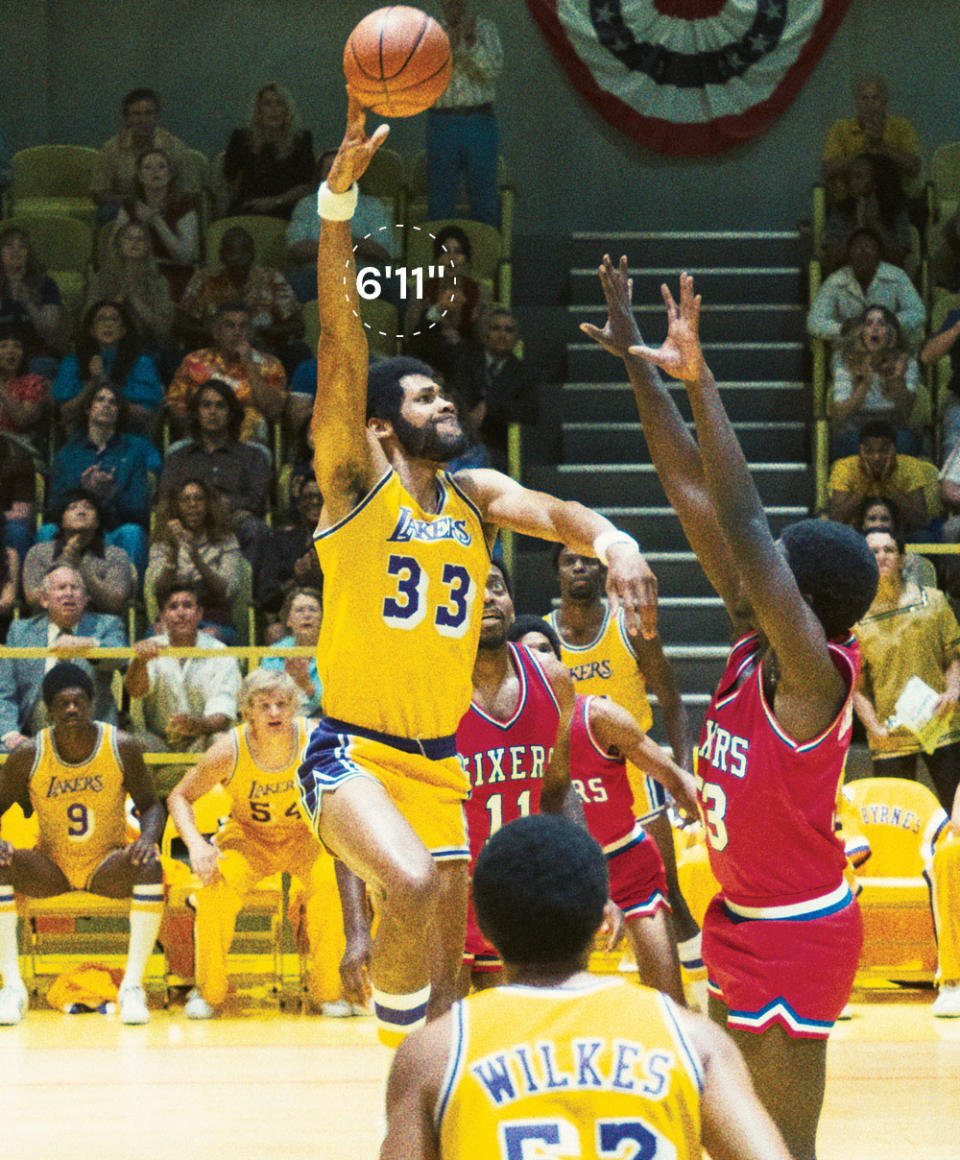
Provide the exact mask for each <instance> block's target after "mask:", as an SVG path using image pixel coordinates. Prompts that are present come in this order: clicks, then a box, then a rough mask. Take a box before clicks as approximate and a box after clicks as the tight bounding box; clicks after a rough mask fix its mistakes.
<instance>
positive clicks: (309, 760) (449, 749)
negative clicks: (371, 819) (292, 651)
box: [297, 718, 470, 861]
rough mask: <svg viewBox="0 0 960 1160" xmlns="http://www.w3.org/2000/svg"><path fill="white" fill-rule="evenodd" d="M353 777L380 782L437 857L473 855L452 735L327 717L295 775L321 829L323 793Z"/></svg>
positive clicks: (305, 803) (464, 787)
mask: <svg viewBox="0 0 960 1160" xmlns="http://www.w3.org/2000/svg"><path fill="white" fill-rule="evenodd" d="M355 777H370V778H373V780H374V781H378V782H379V783H380V784H381V785H382V786H383V787H384V789H385V790H386V791H387V793H388V794H389V795H390V798H391V799H392V801H393V803H394V804H395V805H396V807H397V809H398V810H399V811H400V813H401V814H402V815H403V816H404V818H405V819H406V820H407V821H408V822H409V823H410V825H411V827H412V828H413V831H414V833H416V835H417V837H418V838H419V839H420V841H421V842H423V844H424V846H426V848H427V849H428V850H429V851H430V853H431V855H432V856H433V857H434V858H435V859H436V860H437V861H451V860H455V859H461V858H469V857H470V847H469V844H468V842H467V823H466V817H465V815H464V810H463V803H464V800H465V799H466V796H467V793H468V791H469V786H468V784H467V779H466V777H465V775H464V773H463V769H462V768H461V765H460V759H459V758H458V757H457V754H456V739H455V738H453V737H440V738H432V739H429V740H424V741H415V740H412V739H410V738H406V737H393V736H391V735H390V734H383V733H376V732H375V731H374V730H371V729H360V728H359V727H357V726H352V725H349V724H347V723H346V722H343V721H336V720H334V719H332V718H323V719H321V720H320V722H319V723H318V724H317V727H316V728H315V729H314V731H313V733H312V734H311V735H310V741H309V743H308V745H307V750H306V753H305V754H304V760H303V764H302V765H301V766H300V769H299V770H298V773H297V778H298V781H299V784H300V800H301V802H302V804H303V808H304V811H305V813H306V815H307V817H308V818H309V819H310V823H311V825H312V826H313V828H314V830H315V831H319V826H320V814H321V811H322V808H323V795H324V793H332V792H334V791H335V790H337V789H339V788H340V786H342V785H344V784H345V783H346V782H348V781H350V780H351V779H352V778H355Z"/></svg>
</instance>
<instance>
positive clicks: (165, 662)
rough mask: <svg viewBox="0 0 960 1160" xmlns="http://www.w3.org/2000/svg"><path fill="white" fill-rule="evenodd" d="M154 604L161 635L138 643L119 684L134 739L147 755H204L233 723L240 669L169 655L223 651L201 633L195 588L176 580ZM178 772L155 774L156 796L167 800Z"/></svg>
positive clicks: (219, 660)
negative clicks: (129, 706)
mask: <svg viewBox="0 0 960 1160" xmlns="http://www.w3.org/2000/svg"><path fill="white" fill-rule="evenodd" d="M157 605H158V607H159V609H160V617H159V628H160V632H159V634H158V635H156V636H151V637H148V638H147V639H146V640H138V641H137V642H136V644H135V645H134V646H133V649H134V652H135V653H136V656H135V657H134V659H133V660H132V661H131V662H130V666H129V668H128V669H127V673H126V676H125V677H124V680H123V686H124V688H125V689H126V691H127V693H128V694H129V695H130V697H131V698H132V699H133V700H134V701H135V702H136V704H135V705H134V711H135V715H137V714H139V715H140V717H141V718H142V722H143V726H144V730H141V731H139V732H138V733H137V734H136V736H137V739H138V740H139V741H140V742H141V743H142V744H143V746H144V748H145V749H146V750H147V751H148V752H152V753H164V752H174V753H177V752H188V753H202V752H203V750H204V749H206V748H207V747H208V746H209V745H210V744H211V743H212V742H213V740H214V739H215V737H216V736H217V734H218V733H222V732H223V731H224V730H226V729H231V728H232V727H233V725H234V723H235V722H236V718H237V693H238V692H239V690H240V681H241V679H242V678H241V674H240V666H239V664H238V663H237V660H236V658H235V657H227V656H225V657H221V656H209V657H188V658H185V659H180V658H178V657H172V656H169V655H168V650H169V649H171V648H203V649H211V650H212V651H215V652H219V651H220V650H221V649H223V648H225V647H226V646H225V645H224V644H222V643H221V642H220V641H219V640H217V638H216V637H214V636H211V635H210V634H209V633H206V632H201V631H200V622H201V620H202V619H203V607H202V605H201V604H200V597H199V592H198V589H197V588H196V587H195V586H194V585H193V584H190V583H188V582H185V581H178V580H174V581H171V582H170V583H169V584H167V585H166V586H164V587H162V588H161V587H159V586H158V588H157ZM182 772H183V771H182V769H179V768H177V769H173V770H171V771H168V774H167V776H166V777H164V775H163V773H162V772H161V771H160V770H159V769H158V771H157V773H158V777H157V779H156V788H157V793H158V794H159V795H160V796H161V797H163V798H165V797H166V796H167V794H168V793H169V792H170V790H171V789H172V788H173V786H174V785H175V784H176V783H177V781H178V780H179V777H180V775H181V774H182Z"/></svg>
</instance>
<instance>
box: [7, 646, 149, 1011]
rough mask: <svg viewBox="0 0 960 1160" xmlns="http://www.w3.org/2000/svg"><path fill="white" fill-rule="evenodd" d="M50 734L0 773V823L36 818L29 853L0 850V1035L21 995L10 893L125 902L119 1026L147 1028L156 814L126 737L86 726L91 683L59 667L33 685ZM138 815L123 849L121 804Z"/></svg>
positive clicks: (136, 751) (74, 668) (20, 1006)
mask: <svg viewBox="0 0 960 1160" xmlns="http://www.w3.org/2000/svg"><path fill="white" fill-rule="evenodd" d="M43 699H44V701H45V703H46V706H47V712H48V715H49V719H50V721H51V722H52V724H51V726H50V727H49V728H47V729H43V730H42V731H41V732H40V733H39V734H38V735H37V736H36V737H34V738H32V739H31V740H29V741H24V742H22V743H21V744H20V745H18V746H17V748H16V749H15V750H14V751H13V753H11V754H10V756H9V757H8V758H7V761H6V764H5V765H4V766H3V768H2V769H0V816H2V815H3V814H5V813H6V812H7V810H8V809H9V808H10V807H11V806H12V805H13V804H14V802H19V804H20V806H21V807H22V808H23V811H24V813H26V814H29V813H30V812H31V809H32V810H34V811H36V814H37V820H38V822H39V826H40V836H39V839H38V841H37V845H36V846H35V848H34V849H32V850H20V849H15V848H14V847H13V846H11V844H10V843H9V842H2V841H0V972H2V974H3V990H2V991H0V1025H2V1024H8V1025H9V1024H12V1023H19V1022H20V1020H21V1019H22V1018H23V1015H24V1013H25V1012H26V1009H27V992H26V989H25V987H24V985H23V980H22V979H21V977H20V966H19V961H18V956H17V911H16V908H15V906H14V893H17V894H25V895H27V896H28V897H30V898H50V897H52V896H53V895H56V894H66V893H67V892H68V891H71V890H88V891H90V892H91V893H92V894H101V895H103V896H104V897H106V898H130V899H131V900H132V901H131V905H130V944H129V949H128V952H127V966H126V971H125V972H124V976H123V981H122V982H121V984H120V994H119V1004H120V1018H121V1020H122V1021H123V1022H124V1023H146V1022H147V1020H148V1019H149V1018H150V1014H149V1012H148V1011H147V1003H146V996H145V995H144V992H143V974H144V971H145V969H146V965H147V959H148V958H149V956H150V953H151V951H152V950H153V945H154V943H155V942H156V939H157V932H158V931H159V929H160V919H161V916H162V913H163V872H162V870H161V868H160V856H159V854H160V852H159V849H158V847H157V843H158V842H159V840H160V834H161V832H162V830H163V822H164V817H165V814H164V810H163V806H162V805H161V804H160V803H159V802H158V801H157V798H156V795H155V793H154V790H153V782H152V781H151V779H150V776H149V775H148V773H147V771H146V767H145V766H144V764H143V751H142V750H141V749H140V746H139V745H138V744H137V742H136V741H134V740H133V738H132V737H128V736H127V735H126V734H125V733H120V732H118V730H117V729H115V728H114V727H113V726H112V725H107V724H104V723H103V722H101V721H94V719H93V681H92V680H91V679H90V677H89V675H88V674H87V673H86V672H85V671H84V670H83V669H81V668H80V667H79V666H78V665H75V664H72V663H70V662H69V661H62V662H60V663H59V664H56V665H54V666H53V668H52V669H51V670H50V672H48V673H47V675H46V676H45V677H44V678H43ZM127 794H129V795H130V797H131V798H133V802H134V805H135V806H136V807H137V810H138V811H139V814H140V837H139V838H137V840H136V841H135V842H133V843H132V844H128V842H127V823H126V808H125V807H126V797H127Z"/></svg>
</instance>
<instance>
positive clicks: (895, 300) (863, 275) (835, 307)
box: [807, 226, 927, 349]
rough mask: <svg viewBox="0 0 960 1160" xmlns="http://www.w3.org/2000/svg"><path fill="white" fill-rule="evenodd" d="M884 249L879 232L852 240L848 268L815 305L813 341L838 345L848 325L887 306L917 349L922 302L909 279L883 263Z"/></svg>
mask: <svg viewBox="0 0 960 1160" xmlns="http://www.w3.org/2000/svg"><path fill="white" fill-rule="evenodd" d="M881 248H882V246H881V242H880V239H879V237H878V236H877V234H876V231H875V230H872V229H870V228H869V227H868V226H863V227H861V228H860V229H856V230H854V231H853V233H852V234H851V235H850V239H849V241H848V243H847V264H846V265H845V266H842V267H841V268H840V269H839V270H837V271H836V272H835V273H833V274H831V275H830V277H829V278H827V279H826V281H825V282H824V283H823V285H822V286H821V287H820V289H819V290H818V291H817V293H816V296H815V297H814V300H813V302H812V303H811V304H810V312H809V314H808V315H807V330H808V331H809V333H810V334H811V335H813V337H814V338H822V339H825V340H826V341H827V342H835V341H836V340H837V339H838V338H839V337H840V334H841V332H842V330H843V324H844V323H845V322H847V321H848V320H850V319H852V318H856V317H857V316H858V315H860V314H863V312H864V311H865V310H866V309H867V307H869V306H886V307H887V309H888V310H892V311H893V313H894V314H895V315H896V316H897V321H898V322H899V323H900V327H901V329H902V330H903V332H904V334H905V335H906V336H907V339H908V341H909V342H910V343H911V347H912V349H916V345H917V343H918V342H919V340H920V337H921V335H922V333H923V324H924V322H925V320H926V317H927V311H926V308H925V307H924V305H923V299H922V298H921V297H920V295H919V294H918V293H917V291H916V288H915V287H914V285H913V283H912V282H911V281H910V277H909V275H908V274H906V273H905V272H904V271H903V270H901V269H900V268H899V267H897V266H892V265H891V264H890V263H889V262H881V261H880V251H881Z"/></svg>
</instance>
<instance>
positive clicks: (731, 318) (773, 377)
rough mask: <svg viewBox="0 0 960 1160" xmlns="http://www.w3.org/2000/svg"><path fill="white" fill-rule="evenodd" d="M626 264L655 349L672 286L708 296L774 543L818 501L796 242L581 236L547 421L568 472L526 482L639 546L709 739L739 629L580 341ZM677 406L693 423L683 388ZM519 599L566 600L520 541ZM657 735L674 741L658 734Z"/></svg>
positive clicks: (625, 410) (631, 416)
mask: <svg viewBox="0 0 960 1160" xmlns="http://www.w3.org/2000/svg"><path fill="white" fill-rule="evenodd" d="M605 252H608V253H610V254H611V256H613V257H614V259H615V260H616V258H617V257H618V256H619V255H620V254H621V253H626V254H627V255H628V257H629V259H630V268H631V275H632V277H633V287H634V289H633V300H634V305H635V306H636V307H637V311H638V319H639V322H640V326H641V329H642V331H643V333H644V336H645V338H646V339H647V340H648V341H649V342H651V343H653V342H659V341H661V340H662V338H663V336H664V334H665V331H666V318H665V311H664V307H663V302H662V299H661V296H660V284H661V283H662V282H663V281H668V282H669V283H670V285H671V287H672V288H673V290H674V293H676V291H677V280H678V273H679V271H681V270H687V271H688V272H689V273H691V274H693V275H694V277H695V279H696V288H697V291H698V292H699V293H701V294H702V295H703V307H702V311H701V327H700V329H701V339H702V340H703V343H704V349H705V351H706V354H707V358H708V360H709V362H710V365H711V367H712V368H713V371H714V374H715V375H716V377H717V381H718V383H719V384H720V389H721V392H722V395H723V400H724V404H725V406H726V408H727V412H728V414H729V415H730V417H731V419H732V420H733V422H734V426H735V428H736V431H737V434H738V436H739V438H740V441H741V445H742V446H743V448H744V450H745V452H746V455H747V459H748V461H749V463H750V468H751V471H752V473H753V477H754V479H755V480H756V482H757V486H758V488H759V490H760V495H761V498H762V500H763V503H764V506H765V508H766V510H767V514H768V516H769V518H770V522H771V525H772V527H773V529H774V531H775V532H776V531H777V530H778V529H780V528H781V527H783V526H784V525H785V524H787V523H789V522H791V521H792V520H795V519H798V518H800V517H802V516H804V515H805V514H807V513H808V511H809V510H810V506H811V504H812V503H813V499H814V473H813V468H812V466H811V454H810V449H809V431H810V420H811V400H810V386H809V375H808V373H807V367H806V354H805V351H806V343H805V327H804V320H805V311H806V307H805V306H804V305H803V302H804V292H805V281H804V277H805V276H804V271H803V263H802V261H801V247H800V238H799V235H798V234H796V233H792V232H791V233H753V232H751V233H747V232H716V233H698V234H694V233H624V234H617V235H613V234H606V235H603V234H588V233H580V234H575V235H574V236H573V238H572V239H571V269H570V277H569V280H570V303H569V305H568V307H567V311H566V314H567V318H566V323H565V326H566V350H567V362H566V366H567V374H566V381H565V382H563V383H560V384H557V385H555V386H552V387H550V388H547V389H546V392H545V397H544V400H543V409H544V411H545V412H546V413H548V414H551V413H556V414H559V416H560V419H559V422H560V426H561V430H562V455H561V456H560V461H559V462H558V463H556V464H554V465H550V466H531V467H529V468H528V469H527V471H526V472H525V482H526V483H527V484H529V485H530V486H532V487H538V488H543V489H545V490H547V491H551V492H554V493H555V494H557V495H560V496H563V497H564V498H571V499H579V500H581V501H583V502H584V503H587V504H590V505H592V506H594V507H597V508H598V509H599V510H600V511H602V512H603V513H604V514H605V515H607V516H609V517H610V518H611V519H612V520H613V521H614V522H615V523H616V524H617V525H618V526H620V527H622V528H625V529H626V530H628V531H629V532H630V533H631V534H632V535H635V536H636V537H637V539H638V540H639V541H640V543H641V544H642V546H643V549H644V551H645V553H646V555H647V559H648V560H649V561H650V563H651V566H652V567H653V569H654V571H655V572H656V573H657V576H658V579H659V583H660V632H661V637H662V639H663V642H664V646H665V648H666V651H667V654H668V656H669V657H670V660H671V662H672V665H673V668H674V672H675V674H676V677H677V681H678V684H679V686H680V689H681V691H682V693H683V697H684V701H685V702H686V703H687V705H688V708H689V710H690V714H691V718H692V723H693V724H694V726H695V728H697V729H699V724H700V720H701V718H702V715H703V712H704V710H705V708H706V705H707V703H708V701H709V696H710V693H711V692H712V690H713V688H714V687H715V685H716V682H717V680H718V678H719V676H720V674H721V672H722V670H723V658H724V657H725V655H726V645H727V643H728V639H729V638H728V621H727V618H726V614H725V612H724V609H723V606H722V604H721V602H720V600H719V598H717V597H716V596H715V594H714V593H713V591H712V589H711V588H710V586H709V584H708V583H707V580H706V577H705V576H704V574H703V572H702V570H701V569H700V566H699V565H698V563H697V561H696V560H695V558H694V556H693V553H692V552H690V551H689V550H688V547H687V543H686V540H685V538H684V536H683V532H682V530H681V528H680V523H679V521H678V519H677V518H676V516H675V515H674V513H673V510H672V508H670V507H669V506H668V505H667V502H666V497H665V496H664V493H663V489H662V488H661V486H660V482H659V480H658V479H657V476H656V473H655V471H654V470H653V466H652V464H651V462H650V457H649V454H648V453H647V448H646V444H645V442H644V439H643V434H642V430H641V426H640V423H639V421H638V417H637V412H636V407H635V404H634V401H633V394H632V392H631V390H630V386H629V384H628V383H626V382H624V381H622V375H623V368H622V364H621V363H619V362H618V361H617V360H616V359H614V358H612V357H611V356H610V355H608V354H606V352H604V351H603V350H601V349H600V348H599V347H598V346H597V345H596V344H594V343H592V342H590V341H589V340H586V339H585V336H584V335H583V334H582V333H581V332H580V330H579V329H578V328H579V324H580V323H581V322H585V321H587V322H594V323H595V324H597V325H602V322H603V319H604V318H605V317H606V312H605V309H604V307H603V295H602V291H601V288H600V284H599V280H598V278H597V275H596V265H597V262H598V261H599V259H600V257H601V256H602V255H603V254H604V253H605ZM672 389H673V393H674V397H675V398H676V399H677V401H678V403H679V404H680V407H681V410H682V411H683V413H684V415H685V416H686V418H687V419H688V421H689V420H690V408H689V405H688V404H687V400H686V396H685V393H684V391H683V389H682V387H680V386H679V384H677V385H675V386H674V387H673V388H672ZM519 546H520V551H521V555H520V557H519V566H518V568H517V572H518V599H519V601H520V606H521V607H523V608H547V607H549V606H550V602H551V600H552V599H554V598H555V597H556V583H555V578H554V575H553V571H552V567H551V563H550V557H549V554H546V553H544V552H543V551H542V550H536V548H535V546H534V544H533V542H532V541H521V543H520V545H519ZM655 735H656V736H658V737H662V732H660V731H659V730H658V729H657V728H656V726H655Z"/></svg>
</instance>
